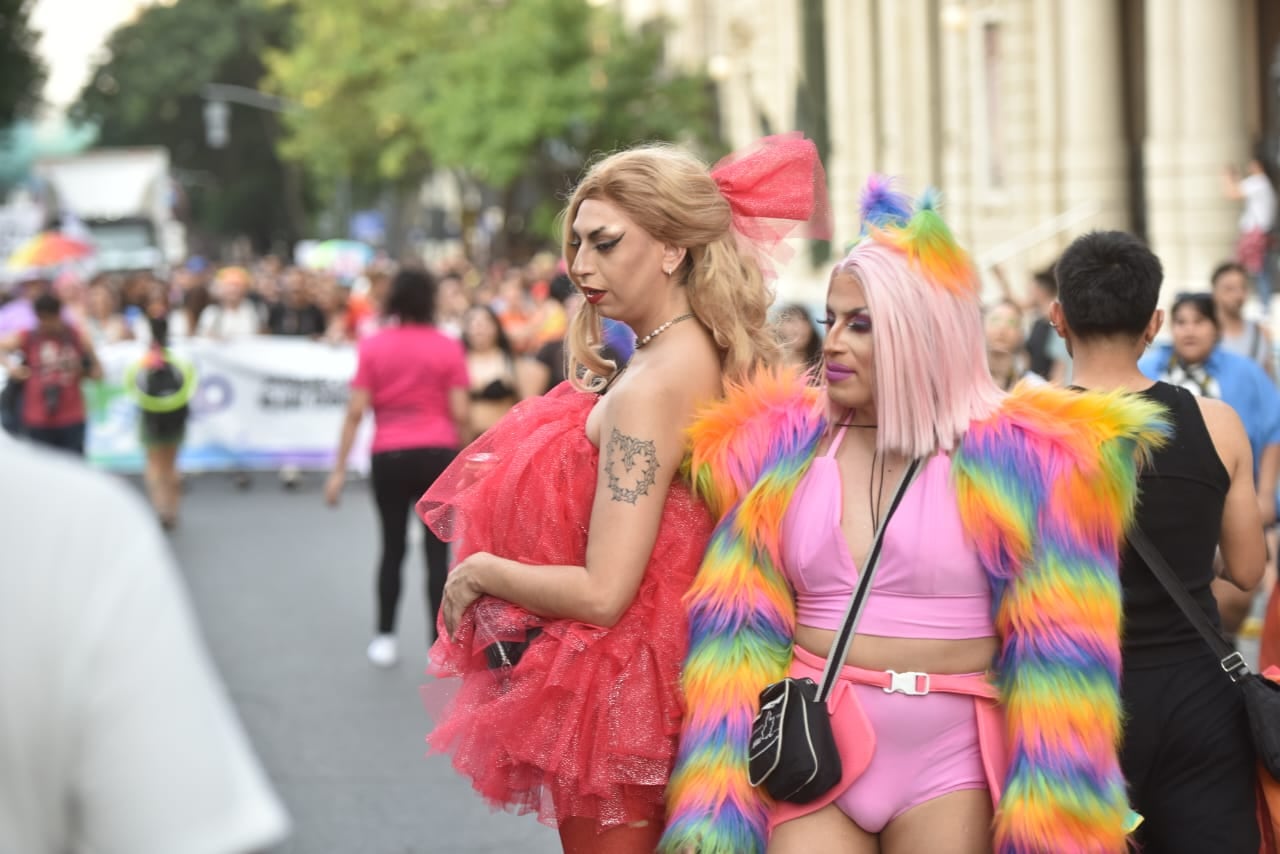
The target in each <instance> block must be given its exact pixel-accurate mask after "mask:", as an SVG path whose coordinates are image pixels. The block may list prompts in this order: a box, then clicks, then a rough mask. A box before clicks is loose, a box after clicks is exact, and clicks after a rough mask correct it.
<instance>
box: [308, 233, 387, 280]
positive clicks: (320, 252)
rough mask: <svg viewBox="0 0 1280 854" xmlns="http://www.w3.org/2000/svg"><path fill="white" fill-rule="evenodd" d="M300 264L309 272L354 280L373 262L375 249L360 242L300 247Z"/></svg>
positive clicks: (328, 241)
mask: <svg viewBox="0 0 1280 854" xmlns="http://www.w3.org/2000/svg"><path fill="white" fill-rule="evenodd" d="M297 256H298V257H297V260H298V263H299V264H301V265H302V266H303V267H306V268H307V269H308V270H321V271H324V272H327V273H333V274H334V275H337V276H342V277H344V278H354V277H356V276H358V275H360V274H361V273H363V272H364V269H365V267H368V266H369V264H370V262H372V261H373V256H374V252H373V247H372V246H369V245H367V244H364V243H361V242H360V241H358V240H326V241H324V242H322V243H312V244H308V245H305V246H303V247H300V249H299V251H298V253H297Z"/></svg>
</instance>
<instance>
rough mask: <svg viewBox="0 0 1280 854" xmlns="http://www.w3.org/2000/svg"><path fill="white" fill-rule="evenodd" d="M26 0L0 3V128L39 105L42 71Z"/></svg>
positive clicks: (43, 75)
mask: <svg viewBox="0 0 1280 854" xmlns="http://www.w3.org/2000/svg"><path fill="white" fill-rule="evenodd" d="M31 6H32V3H31V2H30V0H0V127H7V126H8V125H10V124H12V123H13V122H14V120H16V119H18V118H20V117H22V116H26V115H30V113H31V112H32V110H33V109H34V108H35V106H36V105H37V104H38V103H39V99H40V88H41V87H42V86H43V85H44V78H45V67H44V63H43V62H42V61H41V59H40V56H39V55H38V54H37V53H36V39H37V36H36V33H35V32H33V31H32V29H31V25H30V23H29V18H30V13H31Z"/></svg>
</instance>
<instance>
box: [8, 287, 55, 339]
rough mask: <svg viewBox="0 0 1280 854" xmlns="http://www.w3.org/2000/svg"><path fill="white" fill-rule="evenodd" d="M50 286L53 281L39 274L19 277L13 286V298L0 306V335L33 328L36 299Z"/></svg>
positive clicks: (48, 289) (46, 291)
mask: <svg viewBox="0 0 1280 854" xmlns="http://www.w3.org/2000/svg"><path fill="white" fill-rule="evenodd" d="M52 287H53V282H51V281H49V280H48V279H47V278H45V277H44V276H43V275H40V274H32V275H30V276H29V277H26V278H22V279H19V280H18V281H17V282H16V283H15V284H14V286H13V291H12V294H13V298H12V299H10V300H9V301H8V302H7V303H5V304H4V306H3V307H0V335H11V334H13V333H14V332H24V331H26V330H28V329H34V328H35V325H36V310H35V303H36V299H37V298H38V297H40V296H41V295H42V294H47V293H49V292H50V289H51V288H52Z"/></svg>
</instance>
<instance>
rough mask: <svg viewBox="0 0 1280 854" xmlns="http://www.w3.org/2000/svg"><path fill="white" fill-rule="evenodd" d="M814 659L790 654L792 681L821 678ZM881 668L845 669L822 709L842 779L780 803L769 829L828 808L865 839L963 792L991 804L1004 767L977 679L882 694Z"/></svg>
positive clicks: (933, 678) (1000, 741)
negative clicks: (819, 792) (804, 799)
mask: <svg viewBox="0 0 1280 854" xmlns="http://www.w3.org/2000/svg"><path fill="white" fill-rule="evenodd" d="M825 663H826V662H825V661H824V660H823V659H822V658H819V657H818V656H816V655H814V654H813V653H811V652H809V651H808V650H804V649H801V648H799V647H796V650H795V661H794V663H793V664H792V667H791V676H793V677H795V678H803V677H806V676H807V677H809V678H810V679H813V680H814V681H815V682H819V683H820V682H821V681H822V669H823V666H824V665H825ZM892 683H893V679H892V677H891V676H890V675H889V674H888V673H886V672H884V671H875V670H863V669H862V668H858V667H850V666H847V665H846V666H845V667H843V668H841V671H840V681H839V682H838V683H837V684H836V688H835V690H834V691H833V692H832V696H831V699H830V701H829V702H828V709H829V710H830V713H831V723H832V728H833V729H834V732H835V738H836V745H837V746H838V747H839V749H840V761H841V764H842V768H843V772H844V773H843V776H842V777H841V780H840V782H839V784H837V785H836V786H835V788H833V789H832V790H831V791H830V792H828V793H827V794H826V795H824V796H823V797H822V798H819V799H818V800H817V801H814V802H812V803H808V804H792V803H783V802H780V803H778V805H777V808H776V809H775V811H774V814H773V816H772V817H771V818H770V822H769V824H770V829H772V828H774V827H777V826H778V825H779V824H781V823H782V822H784V821H789V820H791V819H794V818H799V817H800V816H803V815H807V814H809V813H812V812H816V811H817V810H819V809H821V808H822V807H824V806H826V805H827V804H830V803H833V802H834V803H835V804H836V805H837V806H839V807H840V810H841V811H842V812H844V814H845V815H847V816H849V818H851V819H852V820H853V821H854V822H855V823H856V824H857V825H858V826H859V827H860V828H862V829H863V830H865V831H867V832H868V833H879V832H880V831H882V830H884V828H885V826H886V825H888V824H889V822H891V821H893V820H894V819H895V818H897V817H898V816H900V815H902V814H903V813H905V812H906V811H907V810H909V809H911V808H912V807H914V806H918V805H920V804H922V803H924V802H925V801H929V800H932V799H933V798H938V797H941V796H943V795H946V794H950V793H951V792H958V791H962V790H964V789H987V790H989V791H990V792H991V796H992V801H993V803H994V802H995V801H997V800H998V799H999V794H1000V793H999V787H1000V784H1001V783H1002V782H1003V775H1004V771H1005V766H1006V760H1005V749H1004V738H1003V731H1002V729H1003V723H1002V720H1001V714H1000V711H999V709H998V707H997V706H996V704H995V689H994V688H993V687H992V686H991V684H990V683H988V682H987V681H986V678H985V676H984V674H965V675H959V676H941V675H930V676H929V677H927V683H928V684H927V685H926V678H924V677H920V678H917V677H908V678H903V677H899V679H898V684H899V687H907V686H909V690H912V691H917V692H920V691H924V690H927V693H922V694H916V695H909V694H905V693H902V692H901V691H895V692H893V693H889V692H887V691H886V690H885V689H886V688H888V687H890V686H891V684H892Z"/></svg>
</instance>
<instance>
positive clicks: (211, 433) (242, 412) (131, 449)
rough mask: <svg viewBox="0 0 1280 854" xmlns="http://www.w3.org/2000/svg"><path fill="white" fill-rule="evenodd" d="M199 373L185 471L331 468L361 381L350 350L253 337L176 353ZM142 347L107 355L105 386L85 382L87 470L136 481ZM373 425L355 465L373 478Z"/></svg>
mask: <svg viewBox="0 0 1280 854" xmlns="http://www.w3.org/2000/svg"><path fill="white" fill-rule="evenodd" d="M173 350H174V352H175V353H176V354H177V355H178V357H180V358H182V359H186V360H187V361H189V362H191V363H192V365H193V366H194V367H195V371H196V376H197V384H196V388H195V392H194V396H193V397H192V400H191V403H190V408H191V417H190V420H189V421H188V422H187V435H186V441H185V442H184V444H183V447H182V452H181V456H180V457H179V460H180V464H181V467H182V469H183V470H185V471H210V470H250V469H268V470H274V469H279V468H281V467H284V466H297V467H298V468H300V469H312V470H319V469H327V468H329V466H330V465H331V464H332V460H333V452H334V450H335V449H336V447H337V444H338V434H339V431H340V430H341V428H342V419H343V415H344V413H345V412H346V405H347V395H348V386H349V384H350V382H351V377H352V376H354V375H355V368H356V354H355V348H354V347H351V346H334V345H329V344H320V343H316V342H314V341H308V340H304V339H296V338H271V337H265V336H263V337H257V338H249V339H243V340H239V341H230V342H217V341H204V340H191V341H186V342H183V343H181V344H178V345H175V346H174V348H173ZM144 352H145V348H144V347H143V346H142V345H141V344H137V343H122V344H114V345H110V346H107V347H104V348H102V349H101V350H99V352H98V358H99V359H100V360H101V361H102V368H103V373H104V377H103V380H102V382H97V383H95V382H86V383H85V384H84V389H85V396H86V400H87V403H88V407H89V425H88V436H87V449H86V450H87V452H88V456H89V459H90V461H91V462H92V463H93V464H95V465H97V466H100V467H102V468H106V469H111V470H114V471H140V470H141V469H142V465H143V451H142V447H141V444H140V442H139V437H138V419H139V414H140V413H139V410H138V405H137V403H136V402H135V401H134V399H133V398H132V397H130V396H129V395H128V394H126V392H125V388H124V378H125V373H126V371H127V370H128V369H129V368H130V366H132V365H134V364H136V363H137V362H138V361H139V359H141V358H142V356H143V353H144ZM370 428H371V422H370V420H369V419H366V421H365V423H364V424H363V425H362V427H361V432H360V435H359V437H358V440H357V443H356V449H355V451H354V452H353V454H352V458H351V460H350V465H351V467H353V468H356V469H361V470H364V469H367V467H368V453H369V452H368V448H369V440H370V438H371V429H370Z"/></svg>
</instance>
